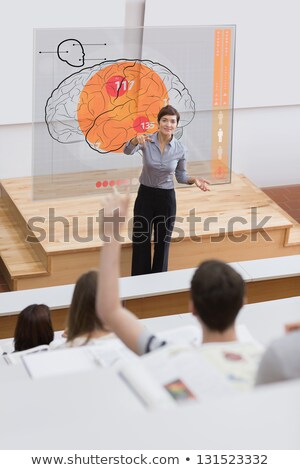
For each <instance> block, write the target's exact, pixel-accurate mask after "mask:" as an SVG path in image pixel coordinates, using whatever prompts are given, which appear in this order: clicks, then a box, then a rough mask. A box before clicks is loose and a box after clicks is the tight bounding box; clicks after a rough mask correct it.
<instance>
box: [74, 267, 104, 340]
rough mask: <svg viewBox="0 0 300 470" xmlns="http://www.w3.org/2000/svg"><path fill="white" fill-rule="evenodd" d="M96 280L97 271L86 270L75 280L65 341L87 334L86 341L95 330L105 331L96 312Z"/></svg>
mask: <svg viewBox="0 0 300 470" xmlns="http://www.w3.org/2000/svg"><path fill="white" fill-rule="evenodd" d="M97 282H98V272H97V271H88V272H87V273H84V274H82V275H81V276H80V277H79V279H78V280H77V282H76V284H75V289H74V292H73V297H72V301H71V305H70V310H69V314H68V322H67V331H68V336H67V341H72V340H74V339H75V338H77V337H78V336H82V335H88V337H87V342H88V340H89V336H90V335H91V334H92V333H94V332H95V331H97V330H103V331H106V330H105V328H104V326H103V324H102V322H101V320H100V319H99V317H98V316H97V313H96V292H97Z"/></svg>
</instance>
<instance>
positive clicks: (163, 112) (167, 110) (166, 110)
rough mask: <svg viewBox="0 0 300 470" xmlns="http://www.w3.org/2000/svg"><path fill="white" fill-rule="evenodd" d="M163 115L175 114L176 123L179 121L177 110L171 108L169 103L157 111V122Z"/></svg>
mask: <svg viewBox="0 0 300 470" xmlns="http://www.w3.org/2000/svg"><path fill="white" fill-rule="evenodd" d="M164 116H176V120H177V124H178V123H179V121H180V114H179V112H178V111H177V109H175V108H173V106H171V105H169V104H168V105H167V106H164V107H163V108H161V110H160V111H159V113H158V115H157V122H159V121H160V120H161V118H162V117H164Z"/></svg>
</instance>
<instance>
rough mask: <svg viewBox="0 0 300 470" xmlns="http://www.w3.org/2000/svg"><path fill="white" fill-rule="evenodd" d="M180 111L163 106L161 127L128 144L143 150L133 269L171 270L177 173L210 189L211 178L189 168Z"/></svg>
mask: <svg viewBox="0 0 300 470" xmlns="http://www.w3.org/2000/svg"><path fill="white" fill-rule="evenodd" d="M179 120H180V115H179V113H178V111H177V110H176V109H175V108H173V107H172V106H165V107H164V108H162V109H161V110H160V111H159V113H158V116H157V121H158V131H157V132H155V133H154V134H152V135H150V134H149V135H143V134H139V135H137V136H136V137H134V138H133V139H131V140H130V141H129V142H127V144H126V145H125V147H124V153H125V154H127V155H132V154H134V153H135V152H137V151H138V150H141V151H142V153H143V168H142V173H141V175H140V183H141V184H140V188H139V191H138V195H137V198H136V201H135V205H134V222H133V235H132V249H133V254H132V270H131V274H132V275H133V276H135V275H138V274H148V273H157V272H161V271H167V270H168V257H169V245H170V241H171V236H172V231H173V226H174V222H175V217H176V198H175V191H174V182H173V176H174V174H175V177H176V180H177V181H178V183H183V184H189V185H192V184H195V185H196V186H198V188H200V189H201V190H202V191H208V187H207V184H209V183H208V181H206V180H204V179H202V178H195V177H193V176H189V175H188V174H187V172H186V158H185V149H184V146H183V145H182V143H181V142H179V141H178V140H177V139H176V138H175V137H174V135H173V134H174V132H175V130H176V128H177V126H178V123H179ZM152 231H153V232H154V256H153V262H152V263H151V235H152Z"/></svg>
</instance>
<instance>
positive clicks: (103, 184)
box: [96, 180, 130, 188]
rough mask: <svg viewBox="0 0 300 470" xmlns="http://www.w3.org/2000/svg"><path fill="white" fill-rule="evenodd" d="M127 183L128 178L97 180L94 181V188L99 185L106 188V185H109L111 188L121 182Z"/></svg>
mask: <svg viewBox="0 0 300 470" xmlns="http://www.w3.org/2000/svg"><path fill="white" fill-rule="evenodd" d="M129 183H130V181H129V180H110V181H107V180H104V181H97V182H96V188H101V187H103V188H107V187H108V186H110V187H111V188H112V187H113V186H120V185H121V184H129Z"/></svg>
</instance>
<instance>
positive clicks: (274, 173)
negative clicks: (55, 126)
mask: <svg viewBox="0 0 300 470" xmlns="http://www.w3.org/2000/svg"><path fill="white" fill-rule="evenodd" d="M199 1H200V0H199ZM144 3H145V2H144V0H126V17H125V23H126V24H125V26H140V25H142V24H143V16H144ZM166 21H167V20H166ZM265 28H266V35H267V33H268V30H267V29H268V23H267V22H266V23H265ZM237 40H238V37H237ZM286 86H288V84H286ZM299 123H300V105H295V106H274V107H267V108H264V107H260V108H248V109H238V110H236V111H235V115H234V128H233V170H234V171H235V172H237V173H243V174H245V175H246V176H247V177H248V178H249V179H250V180H251V181H253V182H254V183H255V184H256V185H258V186H273V185H281V184H299V183H300V173H299V170H297V168H298V167H299V153H300V152H299V150H300V132H299ZM31 166H32V164H31V125H30V124H17V125H5V126H0V178H2V179H3V178H11V177H17V176H29V175H31Z"/></svg>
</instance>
